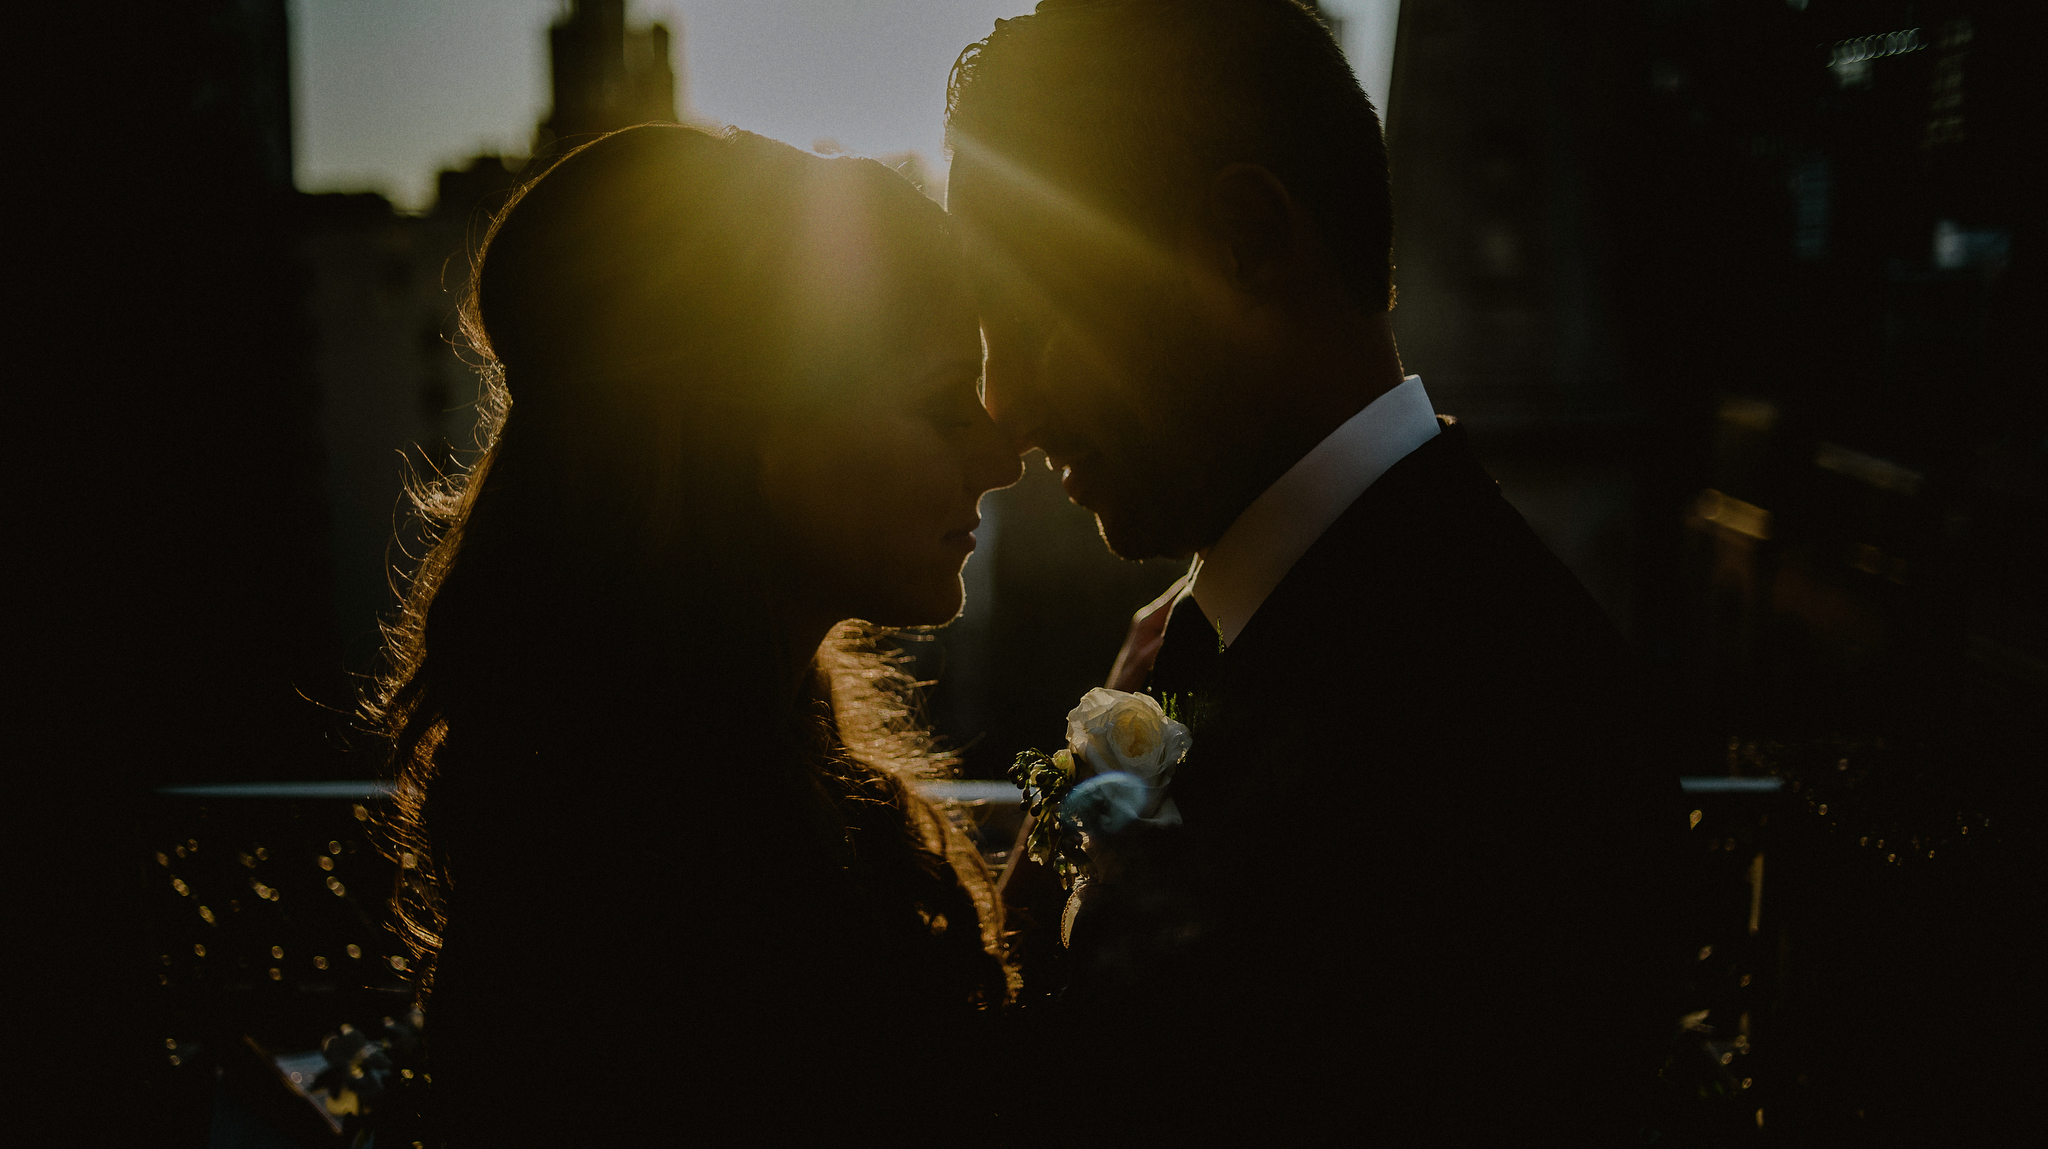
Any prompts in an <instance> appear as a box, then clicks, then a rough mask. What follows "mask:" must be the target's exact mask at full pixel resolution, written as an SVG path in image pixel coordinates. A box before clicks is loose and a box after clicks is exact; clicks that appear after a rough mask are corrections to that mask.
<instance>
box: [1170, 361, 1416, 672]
mask: <svg viewBox="0 0 2048 1149" xmlns="http://www.w3.org/2000/svg"><path fill="white" fill-rule="evenodd" d="M1437 431H1438V427H1437V421H1436V408H1435V407H1433V406H1431V404H1430V401H1429V395H1428V394H1427V393H1426V392H1424V391H1423V389H1422V376H1420V375H1410V376H1408V377H1407V378H1406V379H1403V380H1402V381H1401V382H1400V384H1399V385H1397V386H1396V387H1395V388H1394V389H1393V390H1391V391H1388V392H1387V393H1386V394H1384V395H1381V396H1380V397H1379V398H1377V399H1374V400H1373V401H1372V402H1371V403H1368V404H1366V406H1365V409H1364V410H1362V411H1360V412H1359V413H1358V414H1356V415H1353V416H1352V417H1351V418H1350V419H1347V420H1345V422H1344V425H1343V426H1341V427H1339V428H1337V429H1336V430H1335V431H1332V432H1330V435H1329V437H1328V438H1326V439H1324V440H1323V441H1322V442H1320V443H1318V444H1316V445H1315V447H1314V448H1313V449H1312V450H1310V451H1309V453H1308V454H1306V455H1303V456H1302V457H1301V461H1300V462H1297V463H1296V464H1294V466H1292V467H1290V468H1288V471H1287V473H1286V474H1284V475H1282V476H1280V478H1279V479H1278V480H1276V481H1275V482H1274V483H1273V485H1272V486H1270V487H1267V488H1266V491H1265V493H1264V494H1262V495H1260V496H1259V497H1258V498H1256V499H1254V500H1252V505H1251V506H1249V507H1246V508H1245V509H1244V513H1243V514H1240V515H1239V516H1237V520H1236V521H1235V522H1233V523H1231V524H1230V529H1228V530H1226V531H1224V532H1223V537H1222V538H1220V539H1218V540H1216V544H1215V545H1214V546H1212V547H1210V548H1209V549H1208V550H1206V551H1203V552H1202V553H1201V554H1199V555H1197V556H1196V557H1195V561H1194V564H1193V565H1192V566H1191V567H1190V568H1189V571H1188V582H1187V587H1186V593H1188V594H1192V595H1193V596H1194V599H1195V604H1196V605H1197V606H1200V607H1201V608H1202V613H1203V614H1205V615H1207V616H1208V618H1209V621H1210V622H1211V623H1213V624H1215V626H1216V629H1217V632H1218V633H1219V634H1220V635H1221V636H1222V638H1223V643H1224V645H1226V646H1228V645H1229V644H1230V643H1233V642H1236V641H1237V636H1238V635H1239V634H1241V633H1243V631H1244V628H1245V624H1246V623H1248V622H1250V621H1251V620H1252V616H1253V615H1254V614H1257V613H1258V610H1259V607H1260V606H1261V605H1262V604H1263V603H1264V602H1265V601H1266V596H1267V595H1270V594H1272V593H1273V588H1274V587H1277V586H1279V585H1280V580H1281V579H1283V578H1286V577H1287V572H1288V571H1290V570H1293V569H1294V564H1295V563H1296V562H1298V561H1300V559H1301V556H1302V555H1304V554H1307V553H1308V549H1309V548H1310V547H1312V546H1314V545H1315V542H1316V540H1317V539H1319V538H1322V537H1323V532H1324V531H1327V530H1329V529H1330V524H1331V523H1334V522H1336V521H1337V518H1338V516H1340V515H1342V514H1343V513H1344V511H1345V510H1346V509H1347V508H1348V507H1350V506H1351V504H1352V503H1354V502H1356V501H1357V499H1358V496H1360V495H1362V494H1364V493H1365V490H1366V488H1367V487H1370V486H1372V485H1373V483H1375V482H1377V481H1378V480H1379V477H1380V476H1381V475H1384V474H1386V473H1387V469H1388V468H1389V467H1392V466H1393V465H1394V464H1395V463H1398V462H1400V461H1401V460H1402V459H1405V458H1407V457H1408V454H1409V452H1411V451H1413V450H1415V448H1417V447H1420V446H1422V445H1423V444H1424V443H1427V442H1429V441H1430V440H1431V439H1432V438H1435V437H1436V434H1437Z"/></svg>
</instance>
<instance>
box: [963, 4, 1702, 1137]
mask: <svg viewBox="0 0 2048 1149" xmlns="http://www.w3.org/2000/svg"><path fill="white" fill-rule="evenodd" d="M948 127H949V138H950V141H951V145H952V149H953V157H954V158H953V168H952V172H951V176H950V181H951V183H950V193H949V200H950V202H949V206H950V208H951V210H952V212H953V213H954V215H955V217H956V219H957V220H958V221H959V225H960V228H961V233H962V235H963V237H964V239H965V242H966V244H967V247H968V251H969V255H970V258H971V260H972V261H973V264H974V267H975V274H976V277H977V281H978V282H977V287H978V290H979V292H980V296H981V311H982V328H983V333H984V337H985V340H986V347H987V363H986V370H987V375H986V388H987V390H986V401H987V405H988V408H989V411H990V413H991V414H992V415H993V416H994V418H995V419H996V421H997V423H998V424H999V425H1000V426H1002V427H1003V428H1004V429H1005V430H1006V431H1007V432H1008V433H1009V434H1010V435H1011V436H1012V438H1013V439H1014V441H1015V442H1016V443H1017V445H1018V447H1019V448H1020V449H1029V448H1038V449H1041V450H1043V451H1044V452H1045V454H1046V456H1047V459H1048V460H1049V462H1050V464H1051V465H1052V466H1053V467H1054V468H1056V469H1057V470H1059V471H1060V473H1061V475H1062V481H1063V483H1064V484H1065V487H1066V490H1067V493H1068V495H1069V496H1070V497H1071V498H1072V499H1073V500H1074V501H1075V502H1077V503H1079V504H1080V505H1082V506H1084V507H1086V508H1088V509H1089V510H1092V511H1093V512H1094V513H1095V514H1096V516H1097V518H1098V520H1099V522H1100V525H1101V530H1102V535H1103V538H1104V539H1105V540H1106V541H1107V543H1108V545H1109V547H1110V549H1111V550H1113V551H1115V552H1116V553H1117V554H1119V555H1121V556H1123V557H1125V558H1129V559H1143V558H1148V557H1151V556H1155V555H1168V556H1176V557H1189V558H1191V559H1192V560H1193V561H1192V564H1191V568H1190V571H1189V574H1188V576H1187V577H1186V578H1185V579H1184V580H1183V581H1182V583H1180V584H1178V585H1177V586H1176V587H1175V588H1174V590H1173V591H1172V592H1170V593H1169V595H1168V596H1167V597H1166V598H1165V599H1162V600H1161V602H1160V603H1158V604H1155V607H1154V608H1148V611H1146V612H1141V615H1140V617H1139V620H1138V622H1137V624H1136V625H1134V627H1133V632H1132V636H1131V641H1130V643H1129V644H1128V645H1127V646H1126V648H1125V650H1124V652H1123V654H1122V655H1121V656H1120V657H1119V659H1118V665H1117V667H1116V669H1115V671H1114V672H1113V674H1114V677H1115V678H1116V679H1117V681H1115V682H1114V683H1113V685H1116V686H1119V687H1122V688H1125V689H1137V688H1139V687H1140V686H1141V685H1143V686H1144V687H1145V688H1147V689H1149V690H1150V691H1151V692H1153V693H1155V694H1157V695H1158V696H1160V697H1161V698H1162V699H1164V700H1170V701H1171V703H1172V705H1173V706H1174V707H1175V708H1176V710H1177V712H1178V713H1180V714H1181V715H1182V717H1183V718H1184V719H1186V720H1187V721H1188V722H1189V723H1190V725H1191V726H1192V727H1193V730H1194V747H1193V750H1192V751H1191V752H1190V754H1189V756H1188V758H1187V760H1186V761H1185V763H1184V764H1183V765H1182V767H1181V769H1180V771H1179V773H1178V775H1177V776H1176V778H1175V781H1174V783H1173V790H1172V793H1173V797H1174V800H1175V805H1176V806H1177V808H1178V811H1179V813H1180V815H1181V821H1180V823H1179V824H1178V825H1174V826H1141V827H1139V828H1137V829H1135V830H1133V831H1130V832H1128V833H1126V834H1125V835H1123V836H1121V837H1120V838H1119V839H1118V840H1117V841H1116V842H1115V843H1113V848H1110V849H1107V850H1106V852H1105V854H1104V855H1103V857H1102V858H1101V859H1099V861H1098V868H1099V870H1100V875H1099V879H1098V880H1097V882H1096V883H1094V885H1093V886H1091V887H1090V889H1089V892H1088V895H1087V897H1086V899H1085V901H1084V903H1083V904H1082V907H1081V909H1080V911H1079V915H1078V917H1077V918H1076V920H1075V921H1074V923H1073V931H1072V940H1071V947H1072V948H1071V950H1070V954H1069V961H1068V971H1069V978H1068V984H1067V986H1066V988H1065V990H1064V992H1063V994H1062V995H1061V1000H1060V1004H1059V1007H1058V1008H1059V1018H1060V1021H1059V1034H1058V1036H1057V1038H1056V1040H1055V1041H1053V1042H1052V1043H1051V1045H1049V1046H1048V1048H1049V1049H1057V1050H1058V1051H1059V1054H1058V1057H1057V1059H1056V1063H1055V1066H1053V1067H1047V1068H1048V1069H1049V1070H1050V1071H1051V1072H1052V1073H1053V1079H1054V1080H1055V1081H1059V1080H1062V1079H1064V1080H1065V1081H1066V1082H1067V1083H1068V1084H1067V1086H1065V1087H1063V1088H1056V1089H1053V1090H1052V1093H1053V1094H1054V1095H1055V1096H1059V1097H1061V1098H1062V1100H1060V1101H1058V1102H1055V1103H1054V1104H1055V1105H1056V1106H1057V1107H1060V1108H1062V1109H1063V1110H1065V1107H1067V1106H1069V1105H1071V1106H1073V1107H1074V1108H1073V1109H1072V1110H1068V1112H1082V1113H1086V1114H1087V1115H1088V1116H1087V1118H1086V1120H1088V1121H1090V1122H1095V1123H1098V1124H1099V1123H1101V1122H1110V1123H1112V1124H1119V1123H1121V1124H1127V1125H1128V1127H1129V1128H1130V1129H1131V1130H1133V1131H1135V1132H1141V1133H1142V1132H1144V1131H1147V1130H1151V1131H1158V1130H1162V1129H1164V1128H1166V1127H1168V1126H1172V1125H1175V1124H1181V1125H1184V1126H1185V1127H1187V1128H1188V1129H1190V1130H1193V1131H1211V1132H1214V1131H1220V1130H1224V1129H1229V1128H1232V1127H1236V1128H1238V1129H1239V1130H1240V1131H1249V1132H1257V1131H1258V1130H1260V1129H1269V1130H1270V1129H1272V1128H1275V1127H1276V1126H1275V1125H1274V1123H1275V1122H1282V1123H1286V1124H1288V1125H1296V1124H1299V1123H1304V1122H1306V1123H1313V1124H1319V1125H1323V1126H1326V1127H1328V1128H1329V1129H1331V1130H1333V1131H1339V1130H1355V1131H1359V1132H1364V1131H1368V1130H1371V1131H1377V1132H1382V1133H1386V1134H1389V1135H1393V1136H1398V1137H1401V1138H1403V1139H1404V1140H1405V1141H1406V1142H1407V1143H1416V1140H1417V1139H1425V1138H1426V1139H1428V1140H1430V1141H1431V1142H1432V1143H1459V1142H1461V1141H1467V1140H1483V1141H1486V1142H1488V1143H1492V1142H1494V1141H1495V1140H1501V1139H1506V1138H1514V1139H1515V1140H1516V1142H1517V1143H1521V1142H1526V1141H1528V1140H1531V1139H1537V1138H1544V1139H1556V1138H1561V1139H1562V1140H1560V1141H1559V1142H1558V1143H1564V1144H1594V1143H1603V1142H1608V1141H1617V1142H1618V1141H1625V1140H1627V1139H1630V1138H1633V1137H1635V1136H1637V1135H1638V1134H1639V1132H1640V1129H1641V1125H1640V1122H1641V1116H1640V1112H1639V1108H1638V1105H1639V1101H1640V1099H1641V1096H1642V1094H1643V1092H1644V1090H1645V1088H1646V1087H1647V1084H1648V1079H1649V1078H1651V1077H1653V1076H1654V1072H1655V1059H1656V1052H1657V1044H1658V1040H1659V1038H1660V1037H1661V1036H1662V1034H1661V1032H1660V1029H1659V1027H1660V1024H1661V1025H1666V1026H1668V1023H1669V1019H1668V1018H1664V1017H1662V1016H1661V1015H1660V1014H1659V1012H1658V1003H1657V1001H1656V1000H1655V990H1654V986H1655V984H1656V981H1657V973H1656V971H1657V967H1658V963H1659V962H1660V960H1661V959H1662V957H1663V955H1664V952H1665V950H1664V947H1663V945H1662V942H1661V934H1660V933H1659V931H1658V928H1657V926H1656V922H1657V921H1658V915H1659V913H1660V911H1661V904H1662V900H1663V895H1664V891H1663V888H1662V886H1661V885H1660V881H1661V875H1662V873H1663V872H1664V870H1663V867H1664V866H1665V865H1666V863H1667V859H1668V856H1669V855H1668V852H1667V846H1668V843H1667V839H1669V838H1671V837H1674V836H1675V835H1674V833H1673V832H1674V831H1676V830H1677V829H1678V827H1679V825H1680V824H1681V823H1680V821H1679V814H1678V811H1677V809H1676V808H1675V807H1676V802H1677V787H1676V786H1675V785H1674V784H1673V782H1674V781H1675V780H1674V779H1673V778H1671V777H1669V776H1668V775H1669V773H1670V772H1669V771H1665V770H1660V769H1658V768H1657V766H1656V764H1655V763H1654V762H1651V761H1649V760H1648V758H1647V756H1646V755H1645V754H1644V753H1643V752H1642V750H1641V746H1640V744H1639V740H1638V739H1637V738H1636V737H1635V736H1634V735H1633V734H1632V719H1633V718H1634V709H1635V708H1634V707H1633V706H1632V705H1631V704H1630V702H1629V701H1628V687H1629V681H1628V677H1627V675H1628V672H1627V669H1626V657H1625V652H1624V649H1623V647H1622V644H1621V642H1620V640H1619V638H1618V636H1617V635H1616V634H1615V632H1614V630H1613V628H1612V627H1611V626H1610V625H1609V623H1608V622H1607V621H1606V619H1605V618H1604V617H1603V616H1602V614H1601V612H1600V611H1599V609H1598V608H1597V607H1596V606H1595V604H1594V603H1593V602H1592V601H1591V599H1590V598H1589V597H1588V596H1587V595H1586V593H1585V591H1584V590H1583V589H1582V588H1581V587H1580V586H1579V585H1578V583H1577V582H1576V581H1575V580H1574V579H1573V577H1572V576H1571V575H1570V573H1569V572H1567V571H1566V570H1565V568H1564V567H1563V566H1562V565H1561V564H1560V563H1559V562H1558V561H1557V559H1556V558H1555V557H1553V556H1552V555H1551V554H1550V553H1549V552H1548V551H1547V550H1545V549H1544V547H1543V545H1542V544H1541V543H1540V542H1539V541H1538V540H1537V539H1536V537H1535V536H1534V535H1533V534H1532V533H1531V532H1530V530H1529V528H1528V526H1527V525H1526V524H1525V523H1524V522H1523V521H1522V519H1521V518H1520V516H1519V515H1517V514H1516V512H1515V511H1514V510H1513V508H1511V507H1510V506H1509V505H1508V504H1507V502H1506V501H1505V500H1503V499H1502V497H1501V495H1500V493H1499V490H1498V488H1497V487H1496V485H1495V483H1494V482H1493V480H1492V479H1491V478H1490V477H1488V475H1487V474H1486V472H1485V471H1484V470H1482V469H1481V467H1480V465H1479V463H1478V462H1477V461H1476V460H1475V459H1474V457H1473V455H1472V451H1471V449H1470V447H1469V445H1468V444H1467V442H1466V439H1465V435H1464V432H1463V430H1462V429H1461V428H1460V427H1459V426H1458V425H1457V424H1456V422H1455V421H1453V420H1451V419H1448V418H1444V417H1441V416H1438V415H1437V414H1436V412H1435V409H1434V408H1433V406H1432V404H1431V401H1430V397H1429V395H1428V393H1427V391H1426V390H1425V389H1424V385H1423V381H1422V380H1421V378H1419V377H1417V376H1412V375H1408V376H1404V373H1403V369H1402V366H1401V362H1400V359H1399V357H1398V355H1397V354H1396V351H1395V347H1394V340H1393V336H1392V333H1391V329H1390V327H1389V316H1388V311H1389V308H1390V307H1391V306H1392V302H1393V285H1392V268H1391V264H1390V250H1391V236H1392V209H1391V205H1390V203H1389V198H1388V190H1387V168H1386V153H1385V149H1384V145H1383V144H1382V140H1381V134H1380V125H1379V121H1378V118H1377V116H1376V115H1375V113H1374V110H1373V108H1372V106H1371V104H1370V103H1369V102H1368V100H1367V99H1366V97H1365V95H1364V94H1363V93H1362V91H1361V90H1360V89H1359V87H1358V84H1357V82H1356V80H1355V79H1354V78H1353V76H1352V74H1351V71H1350V69H1349V68H1348V66H1347V65H1346V64H1345V61H1344V58H1343V56H1342V54H1341V52H1340V51H1339V49H1338V47H1337V45H1336V44H1335V43H1334V42H1333V41H1332V39H1331V37H1330V35H1329V33H1328V32H1327V31H1326V30H1325V29H1324V28H1323V27H1322V25H1321V24H1320V23H1319V22H1318V21H1317V20H1316V19H1315V17H1314V16H1313V15H1311V14H1310V13H1309V11H1308V10H1306V9H1305V8H1303V7H1302V6H1301V5H1300V4H1299V3H1296V2H1295V0H1045V2H1044V3H1042V4H1040V6H1039V9H1038V11H1037V12H1036V13H1035V14H1034V15H1031V16H1026V17H1021V18H1018V19H1014V20H1007V21H1000V22H998V24H997V26H996V29H995V31H994V33H993V34H991V35H990V36H989V37H988V38H987V39H986V40H984V41H982V42H980V43H978V44H975V45H972V46H970V47H969V48H968V49H967V50H966V52H964V53H963V54H962V55H961V58H960V61H959V63H958V64H957V65H956V68H955V72H954V77H953V82H952V85H951V91H950V93H949V99H948ZM1162 628H1163V635H1162ZM1155 658H1156V664H1155ZM1048 1056H1051V1055H1050V1054H1049V1055H1048ZM1036 1077H1037V1075H1036V1074H1034V1079H1036ZM1037 1088H1039V1087H1038V1086H1036V1085H1034V1089H1037ZM1501 1143H1507V1142H1506V1141H1505V1140H1501Z"/></svg>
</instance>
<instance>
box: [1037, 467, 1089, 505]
mask: <svg viewBox="0 0 2048 1149" xmlns="http://www.w3.org/2000/svg"><path fill="white" fill-rule="evenodd" d="M1047 458H1048V459H1050V460H1051V461H1052V465H1053V469H1054V470H1056V471H1058V472H1059V473H1060V487H1061V489H1063V490H1065V491H1066V492H1067V498H1069V499H1072V500H1073V501H1074V502H1075V503H1077V504H1079V505H1081V506H1084V507H1087V508H1088V509H1089V510H1091V511H1092V510H1094V509H1095V504H1094V503H1093V502H1092V501H1091V500H1092V499H1093V497H1094V494H1095V483H1094V481H1093V478H1092V476H1093V473H1094V469H1093V467H1092V466H1091V465H1090V464H1092V463H1093V462H1094V461H1095V456H1094V455H1093V454H1088V455H1079V456H1072V457H1067V456H1059V455H1049V456H1047Z"/></svg>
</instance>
